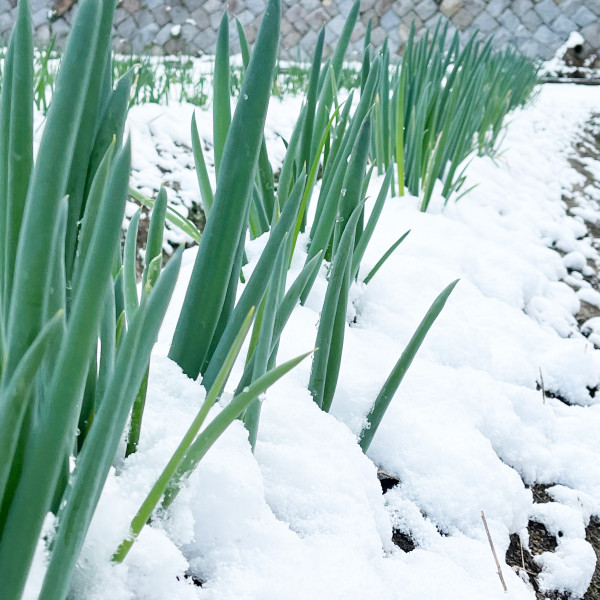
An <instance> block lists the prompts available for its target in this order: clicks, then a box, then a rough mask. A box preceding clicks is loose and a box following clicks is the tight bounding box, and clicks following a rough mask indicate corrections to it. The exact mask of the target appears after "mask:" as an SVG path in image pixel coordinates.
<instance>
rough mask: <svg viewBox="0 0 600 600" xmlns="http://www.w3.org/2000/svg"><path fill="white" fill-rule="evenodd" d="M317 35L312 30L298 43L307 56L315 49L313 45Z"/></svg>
mask: <svg viewBox="0 0 600 600" xmlns="http://www.w3.org/2000/svg"><path fill="white" fill-rule="evenodd" d="M317 37H318V34H317V32H316V31H313V30H312V29H311V30H310V31H309V32H308V33H307V34H306V35H305V36H304V37H303V38H302V41H301V42H300V46H301V47H302V48H303V49H304V50H305V51H306V52H307V53H308V54H309V55H312V52H313V50H314V48H315V44H316V43H317Z"/></svg>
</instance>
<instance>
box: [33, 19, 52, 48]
mask: <svg viewBox="0 0 600 600" xmlns="http://www.w3.org/2000/svg"><path fill="white" fill-rule="evenodd" d="M50 38H51V35H50V25H49V24H48V23H45V24H44V25H40V26H39V27H37V28H36V30H35V39H36V40H37V41H38V42H39V43H40V44H47V43H48V42H49V41H50Z"/></svg>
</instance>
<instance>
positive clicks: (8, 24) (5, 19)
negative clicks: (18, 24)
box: [0, 13, 15, 34]
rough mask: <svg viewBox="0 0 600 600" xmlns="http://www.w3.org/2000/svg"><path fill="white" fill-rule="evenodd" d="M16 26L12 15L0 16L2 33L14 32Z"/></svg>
mask: <svg viewBox="0 0 600 600" xmlns="http://www.w3.org/2000/svg"><path fill="white" fill-rule="evenodd" d="M14 24H15V23H14V21H13V18H12V17H11V16H10V13H3V14H0V33H2V34H8V33H9V32H10V31H11V30H12V28H13V25H14Z"/></svg>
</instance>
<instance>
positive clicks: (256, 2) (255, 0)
mask: <svg viewBox="0 0 600 600" xmlns="http://www.w3.org/2000/svg"><path fill="white" fill-rule="evenodd" d="M245 5H246V8H247V9H248V10H249V11H251V12H253V13H254V14H255V15H262V14H263V13H264V12H265V6H266V4H265V1H264V0H246V2H245Z"/></svg>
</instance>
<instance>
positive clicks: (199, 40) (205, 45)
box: [194, 29, 256, 52]
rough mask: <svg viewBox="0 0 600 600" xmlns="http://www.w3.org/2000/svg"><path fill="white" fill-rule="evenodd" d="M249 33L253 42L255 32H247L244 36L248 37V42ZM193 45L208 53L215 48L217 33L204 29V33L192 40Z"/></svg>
mask: <svg viewBox="0 0 600 600" xmlns="http://www.w3.org/2000/svg"><path fill="white" fill-rule="evenodd" d="M249 33H252V34H253V38H252V41H254V37H256V31H255V30H254V31H250V30H249V31H247V32H246V36H247V37H248V41H249V42H250V43H252V41H250V36H249V35H248V34H249ZM194 43H195V44H196V46H197V47H198V48H199V49H200V50H202V52H210V49H211V48H213V49H214V47H215V44H216V43H217V32H216V31H214V30H213V29H206V30H205V31H201V32H200V33H199V34H198V35H197V36H196V37H195V39H194Z"/></svg>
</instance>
